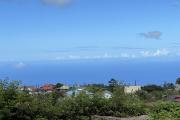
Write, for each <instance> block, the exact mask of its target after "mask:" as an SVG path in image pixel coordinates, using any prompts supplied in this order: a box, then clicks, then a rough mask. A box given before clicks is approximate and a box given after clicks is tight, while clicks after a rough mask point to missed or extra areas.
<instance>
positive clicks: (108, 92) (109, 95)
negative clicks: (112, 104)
mask: <svg viewBox="0 0 180 120" xmlns="http://www.w3.org/2000/svg"><path fill="white" fill-rule="evenodd" d="M103 97H104V98H106V99H110V98H112V93H111V92H110V91H108V90H105V91H104V92H103Z"/></svg>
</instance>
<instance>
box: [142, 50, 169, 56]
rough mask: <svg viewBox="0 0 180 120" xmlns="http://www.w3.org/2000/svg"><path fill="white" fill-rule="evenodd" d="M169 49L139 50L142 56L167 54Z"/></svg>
mask: <svg viewBox="0 0 180 120" xmlns="http://www.w3.org/2000/svg"><path fill="white" fill-rule="evenodd" d="M169 53H170V51H169V50H167V49H158V50H156V51H141V52H140V54H141V55H142V56H143V57H160V56H167V55H169Z"/></svg>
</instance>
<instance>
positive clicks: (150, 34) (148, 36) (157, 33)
mask: <svg viewBox="0 0 180 120" xmlns="http://www.w3.org/2000/svg"><path fill="white" fill-rule="evenodd" d="M139 35H140V36H142V37H144V38H146V39H160V38H161V36H162V32H160V31H151V32H147V33H139Z"/></svg>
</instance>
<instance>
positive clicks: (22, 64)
mask: <svg viewBox="0 0 180 120" xmlns="http://www.w3.org/2000/svg"><path fill="white" fill-rule="evenodd" d="M13 66H14V68H16V69H22V68H24V67H26V64H25V63H23V62H19V63H16V64H14V65H13Z"/></svg>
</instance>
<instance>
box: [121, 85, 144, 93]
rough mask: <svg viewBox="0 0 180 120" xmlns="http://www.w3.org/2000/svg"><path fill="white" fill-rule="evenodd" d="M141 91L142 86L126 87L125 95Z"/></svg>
mask: <svg viewBox="0 0 180 120" xmlns="http://www.w3.org/2000/svg"><path fill="white" fill-rule="evenodd" d="M139 90H141V86H125V88H124V92H125V93H135V92H137V91H139Z"/></svg>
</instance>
